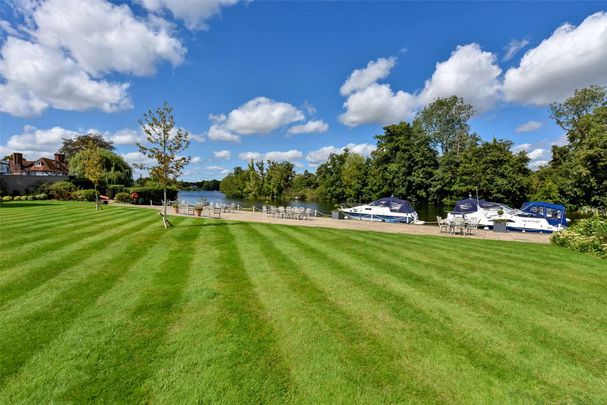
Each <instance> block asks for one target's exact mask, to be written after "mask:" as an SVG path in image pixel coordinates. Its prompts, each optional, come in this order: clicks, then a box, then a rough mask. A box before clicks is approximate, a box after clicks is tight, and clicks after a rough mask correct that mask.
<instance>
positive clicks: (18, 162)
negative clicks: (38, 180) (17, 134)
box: [13, 152, 23, 169]
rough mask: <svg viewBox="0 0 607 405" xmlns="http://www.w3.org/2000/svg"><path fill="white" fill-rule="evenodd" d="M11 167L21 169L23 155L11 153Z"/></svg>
mask: <svg viewBox="0 0 607 405" xmlns="http://www.w3.org/2000/svg"><path fill="white" fill-rule="evenodd" d="M13 165H15V166H16V167H18V168H19V169H21V168H22V167H23V154H22V153H17V152H15V153H13Z"/></svg>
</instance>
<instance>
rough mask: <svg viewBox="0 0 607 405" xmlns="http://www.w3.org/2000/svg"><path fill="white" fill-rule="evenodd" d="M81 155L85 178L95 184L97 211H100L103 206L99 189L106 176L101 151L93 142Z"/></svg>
mask: <svg viewBox="0 0 607 405" xmlns="http://www.w3.org/2000/svg"><path fill="white" fill-rule="evenodd" d="M79 154H80V159H81V164H82V171H83V174H84V177H85V178H86V179H88V180H89V181H90V182H91V183H93V186H94V187H95V209H97V210H100V209H101V206H100V205H99V192H98V191H97V187H98V186H99V183H100V182H101V179H102V178H103V176H104V175H105V168H104V166H103V156H101V150H100V148H99V147H98V146H97V145H95V144H94V143H93V142H89V143H88V144H87V146H86V148H85V149H83V150H82V151H81V152H79Z"/></svg>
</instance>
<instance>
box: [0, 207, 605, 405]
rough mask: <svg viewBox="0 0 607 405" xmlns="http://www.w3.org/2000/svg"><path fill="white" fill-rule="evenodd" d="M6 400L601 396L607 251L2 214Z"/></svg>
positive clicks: (87, 210) (122, 216) (133, 215)
mask: <svg viewBox="0 0 607 405" xmlns="http://www.w3.org/2000/svg"><path fill="white" fill-rule="evenodd" d="M0 221H1V227H0V231H1V234H0V236H1V240H0V247H1V266H0V403H14V402H30V403H48V402H73V403H80V402H86V401H105V402H112V403H114V402H154V403H190V402H204V403H211V402H212V403H217V402H222V403H260V402H271V403H289V402H291V403H293V402H294V403H353V402H354V403H373V404H376V403H386V402H392V403H396V402H423V403H470V402H475V403H479V402H484V403H505V402H577V403H582V402H583V403H605V402H607V261H605V260H600V259H597V258H593V257H590V256H584V255H581V254H577V253H573V252H570V251H567V250H564V249H561V248H557V247H554V246H548V245H535V244H523V243H514V242H497V241H480V240H466V239H465V238H461V239H460V238H439V237H421V236H420V237H416V236H408V235H394V234H380V233H372V232H354V231H342V230H332V229H314V228H305V227H292V226H277V225H265V224H253V223H241V222H227V221H220V220H200V219H193V218H174V219H173V222H174V224H175V225H176V226H175V227H174V228H172V229H169V230H165V229H163V228H162V224H161V221H160V218H159V216H158V215H156V214H155V212H154V211H152V210H149V209H141V208H119V207H107V208H105V209H104V210H102V211H100V212H96V211H95V210H94V208H93V206H92V205H91V204H89V203H59V202H37V201H34V202H11V203H4V204H2V206H1V208H0Z"/></svg>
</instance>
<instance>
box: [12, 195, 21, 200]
mask: <svg viewBox="0 0 607 405" xmlns="http://www.w3.org/2000/svg"><path fill="white" fill-rule="evenodd" d="M13 201H21V196H20V195H16V196H15V197H13Z"/></svg>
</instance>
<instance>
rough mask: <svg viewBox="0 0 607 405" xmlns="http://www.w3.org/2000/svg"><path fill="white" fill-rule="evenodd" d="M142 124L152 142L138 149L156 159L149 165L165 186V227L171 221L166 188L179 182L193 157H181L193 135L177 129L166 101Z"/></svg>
mask: <svg viewBox="0 0 607 405" xmlns="http://www.w3.org/2000/svg"><path fill="white" fill-rule="evenodd" d="M139 124H140V125H141V127H142V129H143V132H144V133H145V135H146V140H147V144H149V145H147V146H146V145H144V144H142V143H139V142H137V148H139V152H141V153H142V154H143V155H145V156H146V157H148V158H149V159H151V160H152V161H154V162H155V163H153V164H152V166H151V167H150V168H149V170H150V176H151V177H152V178H154V179H155V180H156V181H157V182H158V183H159V184H160V185H161V186H162V187H163V189H164V194H163V195H164V199H163V201H162V206H163V210H162V213H161V216H162V222H163V223H164V227H165V228H168V227H169V226H171V223H170V222H169V221H168V219H167V187H169V186H170V185H172V184H174V183H175V182H176V181H177V178H178V177H179V176H180V175H181V173H182V172H183V168H184V167H185V165H187V164H188V163H189V162H190V160H191V157H190V156H180V154H181V153H182V152H184V151H185V150H186V149H187V148H188V147H189V146H190V134H189V133H188V132H187V131H185V130H183V129H182V128H177V129H175V118H174V117H173V108H172V107H171V106H169V105H168V104H167V103H166V102H165V103H164V105H163V106H162V107H159V108H157V109H156V112H153V111H152V110H149V111H148V112H147V113H145V114H144V115H143V119H142V120H140V121H139Z"/></svg>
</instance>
